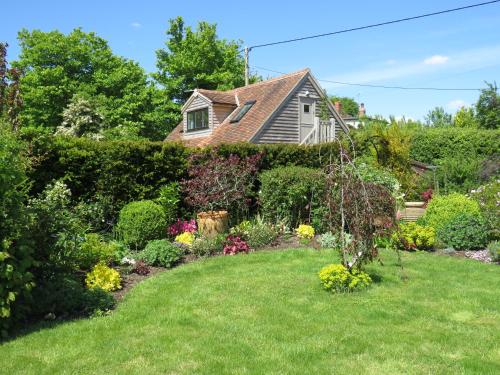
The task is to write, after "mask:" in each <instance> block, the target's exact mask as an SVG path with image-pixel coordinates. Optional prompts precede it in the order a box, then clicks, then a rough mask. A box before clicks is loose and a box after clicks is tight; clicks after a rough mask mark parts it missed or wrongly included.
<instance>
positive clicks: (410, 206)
mask: <svg viewBox="0 0 500 375" xmlns="http://www.w3.org/2000/svg"><path fill="white" fill-rule="evenodd" d="M423 214H425V202H405V208H404V209H403V210H402V211H399V215H400V217H401V219H403V220H404V221H417V219H418V218H419V217H420V216H422V215H423Z"/></svg>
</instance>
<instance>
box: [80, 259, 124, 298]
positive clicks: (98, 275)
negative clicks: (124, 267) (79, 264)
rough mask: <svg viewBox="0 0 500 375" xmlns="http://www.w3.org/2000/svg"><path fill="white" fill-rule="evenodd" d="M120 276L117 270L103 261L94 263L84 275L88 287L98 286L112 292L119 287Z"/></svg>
mask: <svg viewBox="0 0 500 375" xmlns="http://www.w3.org/2000/svg"><path fill="white" fill-rule="evenodd" d="M121 281H122V279H121V276H120V274H119V273H118V271H116V270H114V269H112V268H110V267H108V266H106V265H105V264H103V263H99V264H96V265H95V266H94V268H92V271H90V272H89V273H87V276H86V277H85V285H87V288H89V289H95V288H100V289H102V290H104V291H106V292H112V291H114V290H117V289H120V288H121Z"/></svg>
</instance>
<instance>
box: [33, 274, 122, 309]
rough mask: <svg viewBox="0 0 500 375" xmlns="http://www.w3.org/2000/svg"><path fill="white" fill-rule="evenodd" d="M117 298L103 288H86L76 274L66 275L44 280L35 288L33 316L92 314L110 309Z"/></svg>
mask: <svg viewBox="0 0 500 375" xmlns="http://www.w3.org/2000/svg"><path fill="white" fill-rule="evenodd" d="M114 304H115V300H114V298H113V296H112V295H111V294H109V293H108V292H106V291H104V290H102V289H101V288H92V289H86V288H84V287H83V285H82V283H81V281H80V280H78V279H76V278H75V277H74V276H70V275H64V276H58V277H57V278H55V279H52V280H48V281H44V282H43V284H41V285H39V286H37V287H36V288H35V289H33V303H32V306H33V308H32V309H33V314H32V316H33V317H36V318H42V317H44V316H45V315H46V314H49V313H52V314H55V315H56V316H64V315H65V316H72V315H81V314H84V315H90V314H92V313H93V312H94V311H96V310H104V311H105V310H110V309H112V308H113V306H114Z"/></svg>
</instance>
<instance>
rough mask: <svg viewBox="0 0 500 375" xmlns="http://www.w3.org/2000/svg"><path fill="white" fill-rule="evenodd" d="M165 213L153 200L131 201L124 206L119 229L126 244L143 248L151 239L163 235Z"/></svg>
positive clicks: (136, 248)
mask: <svg viewBox="0 0 500 375" xmlns="http://www.w3.org/2000/svg"><path fill="white" fill-rule="evenodd" d="M164 228H165V213H164V212H163V209H162V208H161V206H160V205H158V204H156V203H154V202H153V201H148V200H146V201H138V202H131V203H129V204H127V205H126V206H125V207H123V208H122V210H121V211H120V216H119V218H118V225H117V229H118V232H119V234H120V236H121V238H122V240H123V242H124V243H125V244H127V245H128V246H130V247H131V248H133V249H135V250H140V249H143V248H144V246H146V244H147V243H148V241H150V240H156V239H159V238H161V237H162V235H163V230H164Z"/></svg>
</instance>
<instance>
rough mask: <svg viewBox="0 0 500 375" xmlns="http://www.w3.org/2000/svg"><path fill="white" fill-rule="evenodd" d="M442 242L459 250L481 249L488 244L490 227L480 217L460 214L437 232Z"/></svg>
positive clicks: (466, 213)
mask: <svg viewBox="0 0 500 375" xmlns="http://www.w3.org/2000/svg"><path fill="white" fill-rule="evenodd" d="M437 235H438V238H439V240H440V241H442V242H443V243H444V244H445V245H446V246H449V247H452V248H454V249H457V250H468V249H470V250H474V249H481V248H484V247H485V246H486V244H487V243H488V227H487V226H486V222H485V221H484V219H483V218H482V216H480V215H475V214H472V213H468V212H465V213H460V214H458V215H456V216H454V217H453V219H451V220H449V221H448V222H447V223H446V224H445V225H443V226H441V227H440V229H438V231H437Z"/></svg>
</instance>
